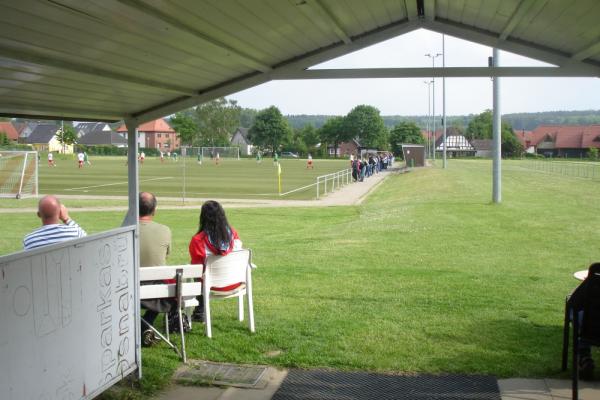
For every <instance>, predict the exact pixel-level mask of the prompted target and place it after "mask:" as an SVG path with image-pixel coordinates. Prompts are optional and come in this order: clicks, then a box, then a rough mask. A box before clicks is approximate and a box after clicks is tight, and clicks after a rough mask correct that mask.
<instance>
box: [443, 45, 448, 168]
mask: <svg viewBox="0 0 600 400" xmlns="http://www.w3.org/2000/svg"><path fill="white" fill-rule="evenodd" d="M442 69H444V70H445V69H446V36H445V35H442ZM442 90H443V92H444V94H443V97H442V124H444V131H443V132H444V134H443V143H444V169H446V167H447V166H448V162H447V160H446V76H443V77H442Z"/></svg>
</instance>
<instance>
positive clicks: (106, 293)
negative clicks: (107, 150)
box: [0, 226, 139, 400]
mask: <svg viewBox="0 0 600 400" xmlns="http://www.w3.org/2000/svg"><path fill="white" fill-rule="evenodd" d="M134 235H135V227H134V226H129V227H123V228H118V229H115V230H112V231H109V232H104V233H100V234H97V235H91V236H88V237H85V238H81V239H77V240H72V241H68V242H64V243H59V244H55V245H51V246H46V247H41V248H38V249H35V250H30V251H22V252H18V253H14V254H10V255H7V256H3V257H0V398H1V399H3V400H23V399H31V400H50V399H61V400H62V399H69V400H70V399H91V398H93V397H95V396H97V395H98V394H100V393H101V392H102V391H104V390H105V389H107V388H108V387H110V386H112V385H113V384H115V383H116V382H118V381H119V380H120V379H122V378H123V377H124V376H126V375H129V374H130V373H132V372H134V371H136V369H137V368H138V364H139V361H138V360H139V353H138V351H139V347H138V344H136V338H138V337H139V334H136V332H137V331H138V330H139V322H138V321H136V318H135V315H139V301H138V300H137V299H139V294H138V291H137V283H136V282H137V279H138V277H137V269H136V265H137V263H136V259H135V257H136V256H135V251H134Z"/></svg>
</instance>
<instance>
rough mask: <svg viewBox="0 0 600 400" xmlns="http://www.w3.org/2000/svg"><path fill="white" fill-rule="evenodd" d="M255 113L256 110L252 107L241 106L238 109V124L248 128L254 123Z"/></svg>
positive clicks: (256, 112)
mask: <svg viewBox="0 0 600 400" xmlns="http://www.w3.org/2000/svg"><path fill="white" fill-rule="evenodd" d="M256 114H258V111H257V110H255V109H253V108H242V109H241V110H240V126H241V127H244V128H250V127H251V126H252V124H254V118H256Z"/></svg>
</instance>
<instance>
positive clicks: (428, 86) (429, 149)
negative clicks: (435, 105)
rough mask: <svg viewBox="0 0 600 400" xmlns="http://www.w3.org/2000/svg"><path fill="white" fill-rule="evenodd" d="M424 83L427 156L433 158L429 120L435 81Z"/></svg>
mask: <svg viewBox="0 0 600 400" xmlns="http://www.w3.org/2000/svg"><path fill="white" fill-rule="evenodd" d="M423 83H425V84H426V85H427V122H426V125H427V155H428V156H429V157H431V130H430V128H431V125H430V123H429V122H430V121H429V120H430V118H431V84H432V83H433V81H423Z"/></svg>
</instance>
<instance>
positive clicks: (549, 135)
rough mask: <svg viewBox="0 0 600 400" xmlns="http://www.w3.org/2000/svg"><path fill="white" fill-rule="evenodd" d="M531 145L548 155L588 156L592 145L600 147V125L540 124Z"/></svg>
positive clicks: (537, 150)
mask: <svg viewBox="0 0 600 400" xmlns="http://www.w3.org/2000/svg"><path fill="white" fill-rule="evenodd" d="M531 145H532V146H534V147H535V152H536V153H538V154H543V155H545V156H548V157H587V153H588V150H589V149H590V147H595V148H599V149H600V125H540V126H538V127H537V128H535V129H534V130H533V131H532V132H531Z"/></svg>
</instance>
